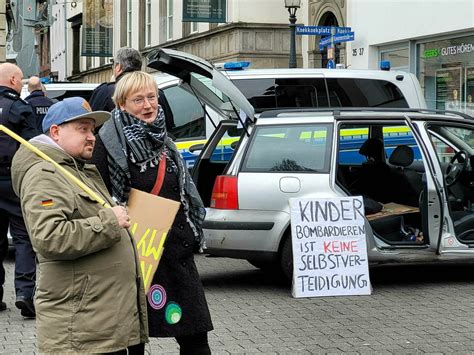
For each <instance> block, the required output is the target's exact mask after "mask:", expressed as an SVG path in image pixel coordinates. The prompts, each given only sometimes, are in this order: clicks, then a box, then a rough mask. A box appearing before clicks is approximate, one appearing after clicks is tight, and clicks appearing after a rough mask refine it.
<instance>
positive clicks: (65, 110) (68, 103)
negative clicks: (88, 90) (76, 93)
mask: <svg viewBox="0 0 474 355" xmlns="http://www.w3.org/2000/svg"><path fill="white" fill-rule="evenodd" d="M79 118H91V119H93V120H94V121H95V126H96V127H99V126H100V125H102V124H103V123H104V122H105V121H107V120H108V119H109V118H110V113H109V112H107V111H92V109H91V106H90V105H89V103H88V102H87V101H86V100H84V99H83V98H82V97H68V98H67V99H64V100H62V101H59V102H57V103H55V104H54V105H52V106H51V107H50V108H49V110H48V113H47V114H46V116H44V119H43V132H44V133H47V132H48V131H49V129H50V128H51V126H52V125H60V124H63V123H66V122H71V121H74V120H78V119H79Z"/></svg>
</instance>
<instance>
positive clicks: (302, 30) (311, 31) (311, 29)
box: [296, 26, 351, 36]
mask: <svg viewBox="0 0 474 355" xmlns="http://www.w3.org/2000/svg"><path fill="white" fill-rule="evenodd" d="M332 28H334V29H335V32H336V33H337V34H344V33H349V32H351V28H350V27H332V26H296V34H297V35H313V36H324V35H326V36H328V35H331V34H332V32H331V30H332Z"/></svg>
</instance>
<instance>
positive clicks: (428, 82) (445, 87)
mask: <svg viewBox="0 0 474 355" xmlns="http://www.w3.org/2000/svg"><path fill="white" fill-rule="evenodd" d="M417 55H418V73H417V74H418V79H419V81H420V84H421V87H422V89H423V92H424V96H425V99H426V102H427V104H428V107H429V108H432V109H440V110H445V109H446V110H456V111H461V112H466V113H468V114H471V115H474V36H464V37H457V38H449V39H443V40H438V41H431V42H426V43H421V44H419V45H418V52H417Z"/></svg>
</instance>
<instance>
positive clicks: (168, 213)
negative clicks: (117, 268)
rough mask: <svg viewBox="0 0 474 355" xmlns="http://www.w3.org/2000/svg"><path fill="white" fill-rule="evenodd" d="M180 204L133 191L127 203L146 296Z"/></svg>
mask: <svg viewBox="0 0 474 355" xmlns="http://www.w3.org/2000/svg"><path fill="white" fill-rule="evenodd" d="M179 206H180V203H179V202H176V201H173V200H169V199H167V198H162V197H159V196H156V195H152V194H149V193H146V192H143V191H140V190H136V189H132V190H131V191H130V197H129V199H128V215H129V216H130V219H131V227H130V232H131V233H132V235H133V239H135V243H136V244H137V250H138V256H139V260H140V269H141V272H142V277H143V283H144V285H145V292H146V293H148V289H149V288H150V284H151V280H152V279H153V275H154V274H155V271H156V269H157V268H158V264H159V262H160V258H161V255H162V253H163V244H164V242H165V239H166V236H167V233H168V231H169V230H170V228H171V226H172V225H173V222H174V218H175V217H176V213H177V212H178V210H179Z"/></svg>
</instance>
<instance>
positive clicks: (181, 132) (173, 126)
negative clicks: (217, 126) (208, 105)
mask: <svg viewBox="0 0 474 355" xmlns="http://www.w3.org/2000/svg"><path fill="white" fill-rule="evenodd" d="M163 94H164V96H165V98H166V101H167V102H168V105H169V106H170V109H171V112H172V122H171V123H169V124H168V132H169V133H170V135H171V136H172V137H173V138H174V139H176V140H185V139H188V138H202V137H205V136H206V124H205V120H204V113H203V109H202V107H201V105H200V104H199V101H198V99H197V98H196V97H195V96H194V95H192V94H190V93H189V92H187V91H186V90H184V89H182V88H180V87H179V86H171V87H169V88H166V89H163ZM167 118H169V117H167Z"/></svg>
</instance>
